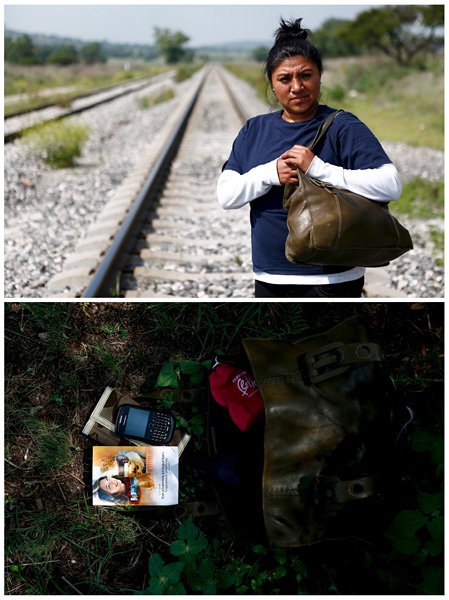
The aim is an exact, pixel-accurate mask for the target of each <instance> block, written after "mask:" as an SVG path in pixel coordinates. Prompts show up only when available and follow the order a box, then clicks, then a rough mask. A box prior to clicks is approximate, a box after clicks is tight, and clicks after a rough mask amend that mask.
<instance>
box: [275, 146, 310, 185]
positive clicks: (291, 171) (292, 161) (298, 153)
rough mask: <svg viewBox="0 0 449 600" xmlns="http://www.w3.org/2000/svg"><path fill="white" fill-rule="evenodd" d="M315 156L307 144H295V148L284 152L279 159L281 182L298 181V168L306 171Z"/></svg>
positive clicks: (278, 168) (278, 167)
mask: <svg viewBox="0 0 449 600" xmlns="http://www.w3.org/2000/svg"><path fill="white" fill-rule="evenodd" d="M314 157H315V154H314V153H313V152H312V150H310V148H307V147H306V146H293V148H290V150H287V152H284V154H282V155H281V156H280V157H279V158H278V161H277V171H278V176H279V181H280V183H281V184H282V185H285V184H286V183H294V184H296V183H298V172H297V171H298V169H301V171H302V172H303V173H305V172H306V171H307V169H308V168H309V167H310V164H311V163H312V160H313V159H314Z"/></svg>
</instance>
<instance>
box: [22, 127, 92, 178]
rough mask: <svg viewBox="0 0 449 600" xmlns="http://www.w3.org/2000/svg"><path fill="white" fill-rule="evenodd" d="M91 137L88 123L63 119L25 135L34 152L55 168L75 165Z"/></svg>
mask: <svg viewBox="0 0 449 600" xmlns="http://www.w3.org/2000/svg"><path fill="white" fill-rule="evenodd" d="M88 138H89V128H88V127H87V126H86V125H81V124H74V123H72V124H70V123H67V122H65V121H64V120H62V121H56V122H53V123H47V124H45V125H42V126H40V127H37V128H35V129H32V130H31V131H29V132H28V133H26V134H25V135H24V141H25V143H26V144H27V145H28V146H29V148H30V150H31V151H32V152H33V153H37V154H39V155H40V156H42V157H43V159H44V162H45V163H46V164H48V165H49V166H50V167H52V168H54V169H65V168H69V167H73V166H75V159H76V158H77V157H79V156H81V151H82V146H83V144H84V143H85V142H86V140H87V139H88Z"/></svg>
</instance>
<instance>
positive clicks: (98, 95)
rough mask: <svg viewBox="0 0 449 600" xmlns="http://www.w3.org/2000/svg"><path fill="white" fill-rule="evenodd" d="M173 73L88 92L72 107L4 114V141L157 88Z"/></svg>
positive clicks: (50, 105)
mask: <svg viewBox="0 0 449 600" xmlns="http://www.w3.org/2000/svg"><path fill="white" fill-rule="evenodd" d="M174 74H175V71H168V72H167V73H163V74H161V75H157V76H155V77H146V78H143V79H139V80H134V81H128V82H124V83H120V84H117V85H114V86H111V87H109V88H107V89H104V90H98V91H94V92H89V93H87V94H83V95H81V96H78V97H77V98H76V99H74V100H72V101H71V102H70V106H67V107H64V106H59V105H57V104H54V103H49V104H47V105H44V106H42V107H40V108H38V109H34V110H24V111H19V112H17V113H15V114H12V115H9V116H7V117H5V123H4V143H5V144H8V143H10V142H13V141H14V140H15V139H17V138H18V137H20V136H22V135H23V134H24V133H26V132H27V131H29V130H31V129H33V128H34V127H36V126H38V125H42V124H44V123H49V122H52V121H58V120H60V119H64V118H66V117H70V116H72V115H77V114H80V113H82V112H84V111H86V110H89V109H91V108H95V107H96V106H100V105H101V104H104V103H106V102H111V101H113V100H116V99H117V98H120V97H122V96H126V95H127V94H131V93H133V92H137V91H139V90H143V89H145V88H154V89H155V90H156V89H157V88H158V87H160V86H162V85H165V84H167V82H169V81H170V80H171V79H173V76H174Z"/></svg>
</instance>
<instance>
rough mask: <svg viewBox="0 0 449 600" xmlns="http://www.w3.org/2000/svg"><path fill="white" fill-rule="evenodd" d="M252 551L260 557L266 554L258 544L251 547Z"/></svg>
mask: <svg viewBox="0 0 449 600" xmlns="http://www.w3.org/2000/svg"><path fill="white" fill-rule="evenodd" d="M252 551H253V552H254V554H260V555H261V556H265V555H266V554H267V549H266V548H265V547H264V546H261V545H260V544H256V546H253V547H252Z"/></svg>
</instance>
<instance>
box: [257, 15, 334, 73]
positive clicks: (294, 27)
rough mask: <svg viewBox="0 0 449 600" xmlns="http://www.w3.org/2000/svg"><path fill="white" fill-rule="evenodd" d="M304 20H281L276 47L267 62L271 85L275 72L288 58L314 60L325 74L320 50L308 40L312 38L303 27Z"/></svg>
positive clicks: (275, 42)
mask: <svg viewBox="0 0 449 600" xmlns="http://www.w3.org/2000/svg"><path fill="white" fill-rule="evenodd" d="M301 21H302V19H296V20H295V21H293V20H292V21H284V19H281V21H280V27H279V28H278V29H277V30H276V32H275V38H274V46H273V47H272V48H271V50H270V52H269V53H268V57H267V60H266V62H265V72H266V75H267V77H268V80H269V81H270V83H271V77H272V74H273V71H274V70H275V69H276V67H278V65H279V64H280V63H281V62H282V61H283V60H285V59H286V58H291V57H292V56H303V57H304V58H308V59H309V60H312V61H313V62H314V63H315V64H316V66H317V67H318V70H319V72H320V73H322V72H323V62H322V60H321V53H320V51H319V50H318V48H317V47H316V46H315V45H314V44H312V42H310V41H309V40H308V39H307V38H308V37H309V36H310V31H309V30H308V29H303V28H302V27H301Z"/></svg>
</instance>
